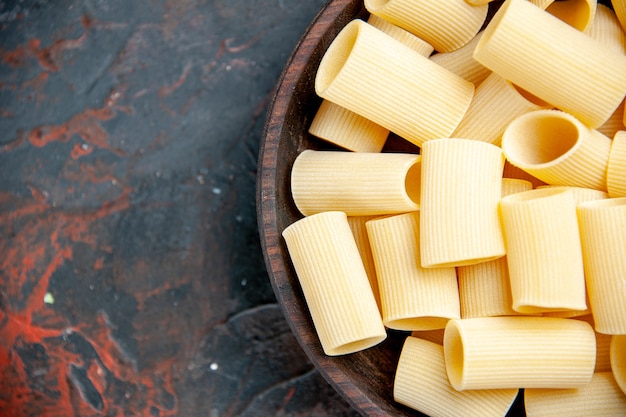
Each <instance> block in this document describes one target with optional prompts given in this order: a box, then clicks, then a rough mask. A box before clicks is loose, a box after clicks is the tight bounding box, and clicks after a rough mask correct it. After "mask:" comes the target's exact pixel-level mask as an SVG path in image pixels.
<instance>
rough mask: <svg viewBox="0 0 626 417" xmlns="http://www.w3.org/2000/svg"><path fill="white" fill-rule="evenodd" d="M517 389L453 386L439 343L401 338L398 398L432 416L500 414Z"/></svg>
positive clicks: (395, 385)
mask: <svg viewBox="0 0 626 417" xmlns="http://www.w3.org/2000/svg"><path fill="white" fill-rule="evenodd" d="M518 391H519V390H517V389H494V390H475V391H457V390H455V389H454V388H453V387H452V386H451V385H450V382H449V381H448V377H447V375H446V366H445V363H444V353H443V348H442V346H441V345H438V344H436V343H433V342H429V341H427V340H422V339H418V338H416V337H407V338H406V340H405V341H404V345H403V347H402V351H401V353H400V359H399V360H398V366H397V369H396V374H395V378H394V383H393V396H394V399H395V400H396V401H397V402H399V403H401V404H404V405H406V406H408V407H411V408H413V409H415V410H418V411H419V412H421V413H424V414H426V415H429V416H433V417H458V416H463V417H492V416H493V417H502V416H504V415H506V413H507V411H508V410H509V408H511V405H512V404H513V401H514V400H515V398H516V396H517V393H518Z"/></svg>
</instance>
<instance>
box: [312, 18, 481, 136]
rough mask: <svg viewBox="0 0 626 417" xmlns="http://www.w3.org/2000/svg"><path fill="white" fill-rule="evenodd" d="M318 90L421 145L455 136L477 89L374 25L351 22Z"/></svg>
mask: <svg viewBox="0 0 626 417" xmlns="http://www.w3.org/2000/svg"><path fill="white" fill-rule="evenodd" d="M315 91H316V93H317V95H319V96H320V97H322V98H325V99H327V100H330V101H332V102H334V103H336V104H339V105H340V106H343V107H345V108H347V109H348V110H351V111H353V112H355V113H357V114H359V115H361V116H363V117H365V118H367V119H369V120H371V121H373V122H374V123H377V124H379V125H380V126H383V127H385V128H386V129H389V130H390V131H392V132H394V133H396V134H397V135H398V136H400V137H402V138H404V139H406V140H408V141H409V142H412V143H414V144H416V145H417V146H421V144H422V143H423V142H424V141H426V140H429V139H435V138H439V137H447V136H449V135H450V134H451V133H452V131H454V129H455V128H456V126H457V125H458V124H459V122H460V121H461V119H462V118H463V115H464V114H465V112H466V111H467V108H468V107H469V104H470V101H471V100H472V96H473V94H474V86H473V85H472V84H471V83H470V82H468V81H465V80H464V79H462V78H461V77H459V76H458V75H456V74H453V73H452V72H450V71H448V70H446V69H445V68H442V67H441V66H439V65H436V64H435V63H433V62H432V61H430V60H429V59H428V58H427V57H425V56H422V55H420V54H419V53H417V52H415V51H414V50H412V49H411V48H409V47H408V46H406V45H404V44H403V43H402V42H400V41H397V40H396V39H394V38H392V37H391V36H389V35H387V34H386V33H384V32H382V31H381V30H379V29H376V28H375V27H373V26H372V25H369V24H368V23H366V22H364V21H362V20H353V21H352V22H350V23H349V24H348V25H346V26H345V27H344V28H343V29H342V30H341V32H340V33H339V34H338V35H337V37H336V38H335V39H334V40H333V42H332V43H331V45H330V46H329V48H328V50H327V51H326V53H325V54H324V56H323V57H322V60H321V62H320V66H319V68H318V71H317V74H316V77H315ZM435 109H436V111H434V110H435Z"/></svg>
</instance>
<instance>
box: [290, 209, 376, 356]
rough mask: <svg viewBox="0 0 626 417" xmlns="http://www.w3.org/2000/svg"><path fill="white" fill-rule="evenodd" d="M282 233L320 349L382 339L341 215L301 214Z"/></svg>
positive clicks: (340, 349)
mask: <svg viewBox="0 0 626 417" xmlns="http://www.w3.org/2000/svg"><path fill="white" fill-rule="evenodd" d="M282 235H283V237H284V239H285V242H286V244H287V250H288V252H289V255H290V257H291V260H292V262H293V266H294V269H295V271H296V275H297V276H298V280H299V282H300V285H301V287H302V292H303V293H304V298H305V300H306V303H307V306H308V308H309V312H310V313H311V318H312V319H313V325H314V327H315V331H316V332H317V335H318V337H319V339H320V343H321V345H322V348H323V350H324V353H326V354H327V355H329V356H336V355H345V354H349V353H353V352H357V351H360V350H363V349H367V348H369V347H371V346H374V345H376V344H378V343H380V342H382V341H383V340H384V339H385V338H386V337H387V334H386V330H385V327H384V325H383V323H382V319H381V317H380V313H379V311H378V307H377V306H376V300H375V298H374V295H373V293H372V288H371V287H370V284H369V281H368V278H367V274H366V272H365V268H364V267H363V262H362V261H361V257H360V255H359V250H358V248H357V246H356V243H355V241H354V237H353V236H352V231H351V230H350V226H349V225H348V220H347V218H346V215H345V214H344V213H342V212H325V213H319V214H317V215H315V216H310V217H305V218H303V219H300V220H298V221H296V222H295V223H292V224H291V225H289V226H288V227H287V228H286V229H285V230H284V231H283V233H282Z"/></svg>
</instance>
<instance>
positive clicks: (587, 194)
mask: <svg viewBox="0 0 626 417" xmlns="http://www.w3.org/2000/svg"><path fill="white" fill-rule="evenodd" d="M537 188H551V189H557V188H560V189H567V190H570V191H571V192H572V196H573V197H574V204H576V205H578V204H580V203H583V202H585V201H593V200H601V199H605V198H609V195H608V193H606V192H604V191H600V190H594V189H592V188H582V187H569V186H565V185H540V186H538V187H537ZM586 295H588V294H586ZM586 304H587V308H586V309H584V310H565V311H549V312H545V313H543V315H544V316H546V317H564V318H568V317H580V316H585V315H588V314H591V309H590V308H589V298H588V297H587V298H586Z"/></svg>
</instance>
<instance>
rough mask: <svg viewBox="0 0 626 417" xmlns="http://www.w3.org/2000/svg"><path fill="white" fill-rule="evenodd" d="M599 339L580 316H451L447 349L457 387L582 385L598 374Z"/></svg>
mask: <svg viewBox="0 0 626 417" xmlns="http://www.w3.org/2000/svg"><path fill="white" fill-rule="evenodd" d="M595 341H596V339H595V336H594V332H593V329H592V328H591V326H590V325H589V323H586V322H584V321H580V320H571V319H562V318H552V317H522V316H517V317H482V318H473V319H460V320H458V319H453V320H450V321H449V322H448V324H447V326H446V330H445V334H444V339H443V348H444V353H445V363H446V371H447V374H448V378H449V379H450V383H451V384H452V386H453V387H454V388H455V389H457V390H474V389H494V388H496V387H497V388H578V387H582V386H585V385H586V384H588V383H589V381H590V380H591V377H592V376H593V370H594V366H595V359H596V346H595V345H596V343H595Z"/></svg>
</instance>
